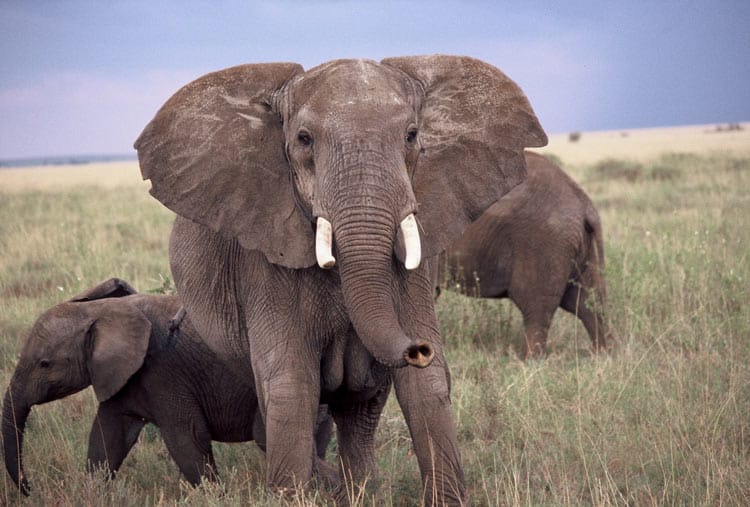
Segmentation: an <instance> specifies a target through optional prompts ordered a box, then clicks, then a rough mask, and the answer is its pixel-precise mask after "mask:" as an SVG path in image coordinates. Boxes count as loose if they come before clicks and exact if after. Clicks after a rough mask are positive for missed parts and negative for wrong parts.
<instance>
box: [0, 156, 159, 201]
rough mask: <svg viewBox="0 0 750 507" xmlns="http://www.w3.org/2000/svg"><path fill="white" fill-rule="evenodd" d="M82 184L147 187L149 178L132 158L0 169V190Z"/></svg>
mask: <svg viewBox="0 0 750 507" xmlns="http://www.w3.org/2000/svg"><path fill="white" fill-rule="evenodd" d="M84 185H86V186H98V187H103V188H120V187H133V186H138V185H141V186H143V187H144V188H145V189H148V188H149V187H150V184H149V182H147V181H143V179H142V178H141V173H140V171H139V170H138V162H136V161H135V160H132V161H126V162H100V163H93V164H76V165H50V166H36V167H23V168H13V169H2V170H0V192H13V193H16V192H28V191H32V190H39V191H59V190H64V189H69V188H75V187H80V186H84Z"/></svg>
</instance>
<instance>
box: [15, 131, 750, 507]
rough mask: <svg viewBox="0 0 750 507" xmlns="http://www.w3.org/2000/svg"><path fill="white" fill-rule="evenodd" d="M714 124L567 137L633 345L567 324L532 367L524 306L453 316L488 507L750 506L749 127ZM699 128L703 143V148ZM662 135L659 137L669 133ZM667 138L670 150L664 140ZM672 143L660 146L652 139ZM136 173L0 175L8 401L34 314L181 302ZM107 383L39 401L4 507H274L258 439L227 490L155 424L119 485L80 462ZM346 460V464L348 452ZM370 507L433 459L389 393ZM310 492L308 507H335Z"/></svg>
mask: <svg viewBox="0 0 750 507" xmlns="http://www.w3.org/2000/svg"><path fill="white" fill-rule="evenodd" d="M744 128H745V130H744V131H742V132H722V133H717V132H707V130H711V128H710V127H705V128H697V127H694V128H692V130H690V129H683V130H680V129H671V130H668V131H631V132H628V133H621V132H617V133H583V134H582V135H581V138H580V139H579V140H578V141H576V142H571V141H569V139H568V136H567V135H566V136H553V137H552V139H551V143H550V146H549V147H548V148H546V149H545V150H542V151H544V152H545V153H548V154H552V155H554V156H555V157H556V158H557V160H558V161H561V163H562V165H563V167H564V168H565V169H566V170H567V171H568V172H569V173H570V174H571V175H572V176H573V177H574V178H575V179H576V180H577V181H578V182H579V183H580V184H581V185H582V186H583V187H584V188H585V190H586V191H587V192H588V193H589V195H590V196H591V197H592V199H593V200H594V202H595V204H596V205H597V206H598V209H599V212H600V214H601V216H602V220H603V223H604V231H605V241H606V245H605V246H606V255H607V268H606V275H607V277H608V284H609V315H608V318H609V320H610V322H611V326H612V328H613V329H614V330H615V331H616V333H617V335H618V338H619V339H618V344H617V349H616V350H615V352H613V353H612V354H609V355H598V356H597V355H592V354H591V352H590V349H589V341H588V337H587V335H586V334H585V331H584V330H583V327H582V326H581V325H580V324H579V323H578V321H577V320H576V319H574V318H573V317H572V316H569V315H567V314H563V313H562V312H558V313H557V315H556V318H555V320H554V323H553V327H552V330H551V333H550V336H551V339H550V343H549V347H548V350H549V355H548V357H547V358H546V359H544V360H541V361H529V362H526V363H524V362H521V361H519V360H518V358H517V355H516V354H517V351H518V347H519V341H520V336H521V332H522V330H521V319H520V314H519V313H518V311H517V310H516V309H515V307H513V306H512V305H511V304H510V303H509V302H507V301H487V300H474V299H469V298H465V297H462V296H458V295H455V294H452V293H449V292H445V293H444V295H443V296H442V297H441V298H440V300H439V302H438V311H439V315H440V318H441V325H442V329H443V336H444V340H445V342H446V344H447V356H448V359H449V362H450V365H451V372H452V379H453V395H452V399H453V410H454V414H455V417H456V419H457V424H458V428H459V439H460V446H461V451H462V457H463V465H464V470H465V474H466V479H467V483H468V487H469V491H470V494H471V499H472V503H474V504H476V505H638V506H640V505H744V504H746V503H747V501H748V498H750V306H748V299H749V297H750V294H749V293H748V282H750V190H748V189H749V188H750V135H748V133H747V130H748V125H747V124H745V125H744ZM688 131H689V132H690V135H687V133H688ZM654 136H656V137H654ZM659 136H661V137H659ZM654 139H656V140H654ZM147 188H148V184H147V183H143V182H141V181H140V178H139V176H138V171H137V167H136V164H135V163H117V164H108V165H104V166H96V165H92V166H77V167H58V168H43V169H19V170H2V171H0V231H1V232H0V308H1V309H2V310H1V311H0V387H1V388H2V389H3V390H4V389H5V386H7V383H8V381H9V378H10V375H11V372H12V370H13V368H14V365H15V361H16V358H17V354H18V353H19V351H20V348H21V345H22V343H23V341H24V340H25V338H26V334H27V332H28V330H29V328H30V326H31V324H32V323H33V321H34V320H35V318H36V317H37V316H38V315H39V314H40V313H41V312H42V311H43V310H44V309H46V308H48V307H49V306H52V305H54V304H56V303H58V302H60V301H62V300H64V299H66V298H69V297H71V296H72V295H74V294H76V293H78V292H79V291H81V290H83V289H84V288H86V287H89V286H91V285H93V284H95V283H97V282H99V281H101V280H103V279H105V278H108V277H110V276H119V277H122V278H124V279H126V280H128V281H129V282H131V283H132V284H134V285H135V286H136V287H137V288H139V289H140V290H141V291H144V292H147V291H152V292H164V291H168V290H170V289H171V280H170V275H169V267H168V261H167V237H168V234H169V229H170V226H171V221H172V214H171V213H170V212H169V211H167V210H166V209H165V208H163V207H162V206H161V205H160V204H159V203H157V202H156V201H155V200H154V199H152V198H151V197H150V196H149V195H148V192H147ZM95 407H96V402H95V398H94V394H93V391H92V390H91V389H87V390H85V391H83V392H81V393H79V394H77V395H74V396H72V397H70V398H67V399H65V400H62V401H58V402H54V403H52V404H49V405H43V406H37V407H35V408H34V409H33V411H32V414H31V417H30V418H29V424H28V428H27V434H26V441H25V446H24V447H25V449H24V450H25V456H24V457H25V466H26V472H27V474H28V475H29V478H30V481H31V485H32V488H33V490H32V496H31V497H30V499H28V500H24V499H22V498H21V497H20V496H19V493H18V492H17V490H16V489H15V487H14V486H13V485H12V484H11V483H10V481H9V479H8V476H7V474H5V473H2V480H1V481H0V504H5V505H12V504H16V503H18V504H29V505H41V504H45V505H118V506H125V505H127V506H130V505H132V506H141V505H248V504H271V505H274V504H278V503H279V500H278V499H276V498H275V497H273V496H272V495H271V494H269V493H267V492H266V491H265V490H264V488H263V478H264V474H265V470H264V466H265V465H264V458H263V454H262V453H261V452H260V451H259V450H258V449H257V447H256V446H255V444H253V443H246V444H214V449H215V452H216V454H217V461H218V463H219V466H220V472H221V474H222V477H223V485H222V486H207V487H204V488H198V489H194V488H191V487H189V486H187V485H186V484H185V483H184V482H182V481H181V480H180V476H179V473H178V471H177V468H176V466H175V465H174V463H173V462H172V461H171V459H170V458H169V456H168V454H167V452H166V449H165V447H164V445H163V443H162V441H161V439H160V437H159V433H158V430H156V429H155V428H153V427H151V426H147V428H146V431H144V432H143V434H142V435H141V438H140V441H139V442H138V444H137V445H136V446H135V448H134V449H133V451H132V452H131V454H130V456H129V457H128V458H127V460H126V461H125V463H124V464H123V467H122V469H121V473H120V475H119V476H118V478H117V480H115V481H114V482H112V483H109V484H107V483H105V482H104V481H103V480H101V478H99V477H96V478H91V477H89V476H88V475H87V474H86V472H85V468H84V461H85V456H86V446H87V441H88V430H89V426H90V423H91V420H92V418H93V415H94V412H95ZM331 451H332V452H330V453H329V456H331V457H330V458H329V459H331V460H333V459H334V458H333V456H334V455H335V442H334V443H332V444H331ZM376 452H377V454H376V455H377V460H378V465H379V470H380V476H379V478H378V483H377V485H376V487H375V489H374V493H371V496H368V497H367V498H363V499H358V500H357V502H355V503H359V504H363V505H371V504H372V505H413V504H414V503H416V501H417V500H416V499H417V498H418V497H419V494H420V489H421V486H420V480H419V475H418V470H417V463H416V458H415V457H413V456H412V455H411V453H410V439H409V434H408V431H407V429H406V426H405V423H404V421H403V418H402V416H401V413H400V411H399V409H398V406H397V404H396V403H395V401H394V400H393V397H391V400H389V403H388V405H387V407H386V411H385V414H384V415H383V418H382V420H381V424H380V427H379V430H378V439H377V451H376ZM327 501H328V500H327V497H326V495H325V494H324V493H311V494H308V496H307V497H305V498H299V499H297V500H296V501H294V502H293V503H295V504H299V505H302V504H325V503H326V502H327Z"/></svg>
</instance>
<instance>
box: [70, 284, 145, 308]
mask: <svg viewBox="0 0 750 507" xmlns="http://www.w3.org/2000/svg"><path fill="white" fill-rule="evenodd" d="M137 293H138V291H136V290H135V289H134V288H133V287H132V286H131V285H130V284H129V283H128V282H126V281H125V280H121V279H119V278H110V279H109V280H105V281H103V282H102V283H100V284H99V285H95V286H94V287H91V288H89V289H86V290H85V291H83V292H81V293H80V294H78V295H77V296H74V297H73V298H72V299H70V302H71V303H79V302H81V301H94V300H96V299H105V298H121V297H124V296H130V295H132V294H137Z"/></svg>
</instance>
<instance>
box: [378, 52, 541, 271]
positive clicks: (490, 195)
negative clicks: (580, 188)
mask: <svg viewBox="0 0 750 507" xmlns="http://www.w3.org/2000/svg"><path fill="white" fill-rule="evenodd" d="M382 63H383V64H385V65H388V66H391V67H396V68H398V69H400V70H401V71H403V72H404V73H406V74H407V75H408V76H409V77H410V78H411V79H412V80H414V81H416V82H417V83H418V85H419V86H417V89H421V90H423V92H424V94H423V96H422V97H420V98H421V101H420V102H421V106H420V109H419V113H418V118H419V134H418V135H419V140H420V144H421V145H422V148H423V152H422V154H421V155H420V157H419V161H418V162H417V167H416V170H415V172H414V193H415V196H416V198H417V203H418V206H419V214H418V219H419V222H420V224H421V225H422V228H423V234H422V253H423V255H424V256H425V257H430V256H433V255H437V254H438V253H440V252H441V251H442V250H443V249H444V248H446V247H447V246H448V245H449V243H450V242H451V241H452V240H454V239H455V238H457V237H458V236H459V235H460V234H461V232H463V230H464V229H465V228H466V226H467V225H469V224H470V223H471V222H473V221H474V220H476V219H477V218H478V217H479V216H480V215H481V214H482V213H483V212H484V210H485V209H487V208H488V207H489V206H490V205H491V204H492V203H494V202H495V201H497V200H498V199H499V198H500V197H502V196H503V195H505V194H506V193H507V192H508V191H509V190H510V189H511V188H513V187H514V186H516V185H517V184H518V183H520V182H521V181H523V179H524V178H525V176H526V165H525V162H524V154H523V151H524V148H526V147H533V146H544V145H545V144H547V135H546V134H545V133H544V130H542V127H541V126H540V124H539V120H538V119H537V117H536V115H535V114H534V111H533V110H532V108H531V105H530V104H529V101H528V99H527V98H526V96H525V95H524V93H523V92H522V91H521V89H520V88H519V87H518V85H516V84H515V83H514V82H513V81H512V80H511V79H510V78H508V77H507V76H506V75H505V74H503V73H502V72H500V71H499V70H498V69H497V68H495V67H493V66H492V65H489V64H487V63H484V62H482V61H479V60H475V59H473V58H468V57H460V56H445V55H433V56H414V57H402V58H388V59H386V60H383V62H382Z"/></svg>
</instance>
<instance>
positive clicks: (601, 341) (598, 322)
mask: <svg viewBox="0 0 750 507" xmlns="http://www.w3.org/2000/svg"><path fill="white" fill-rule="evenodd" d="M590 294H591V293H590V291H589V290H588V289H586V288H585V287H583V286H581V285H580V284H579V283H575V282H571V283H569V284H568V287H567V289H566V290H565V294H564V295H563V298H562V301H561V303H560V307H561V308H562V309H563V310H565V311H567V312H570V313H572V314H573V315H575V316H576V317H578V318H579V319H580V321H581V322H582V323H583V326H584V327H585V328H586V332H587V333H588V335H589V338H591V343H592V345H593V347H594V350H596V351H600V350H603V349H604V348H605V347H606V346H607V345H608V342H609V341H611V336H610V334H609V331H608V330H607V325H606V324H605V322H604V318H603V315H602V309H601V307H600V306H599V302H598V301H596V300H595V298H589V296H590Z"/></svg>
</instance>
